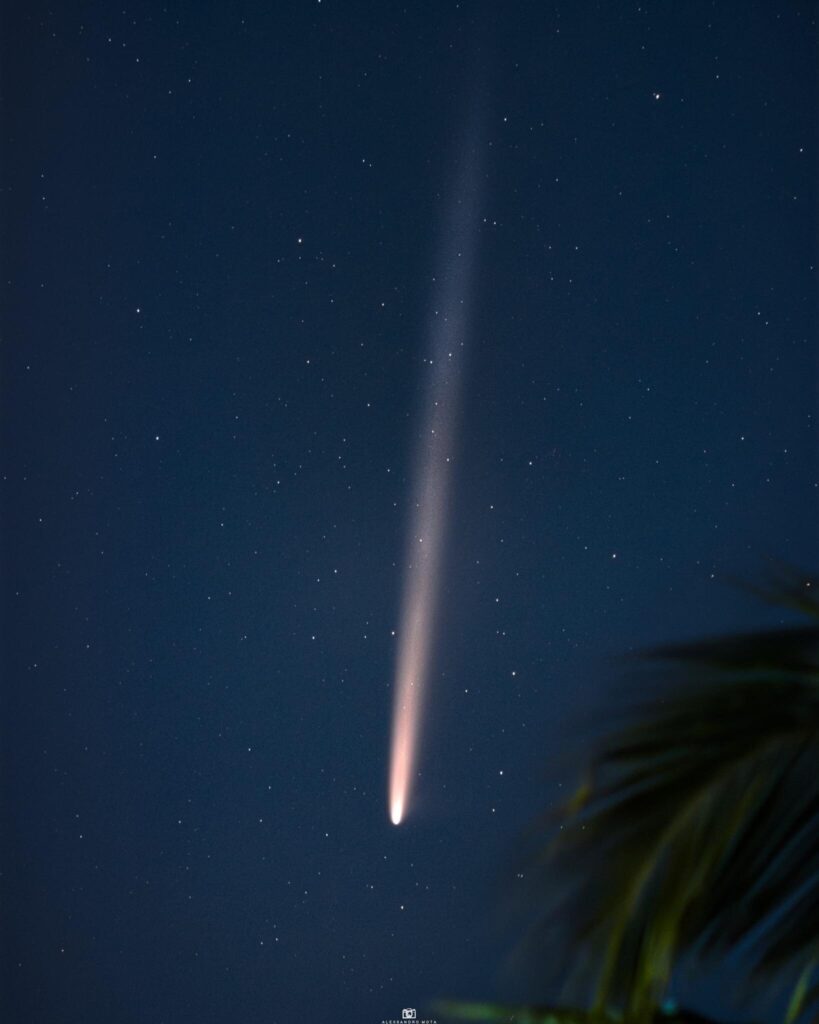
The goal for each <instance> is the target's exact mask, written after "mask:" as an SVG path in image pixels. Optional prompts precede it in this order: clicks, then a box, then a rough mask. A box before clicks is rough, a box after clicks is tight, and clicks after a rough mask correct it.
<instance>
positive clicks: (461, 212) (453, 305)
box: [389, 130, 481, 825]
mask: <svg viewBox="0 0 819 1024" xmlns="http://www.w3.org/2000/svg"><path fill="white" fill-rule="evenodd" d="M478 146H479V143H478V139H477V133H476V132H475V131H474V130H473V131H471V132H470V133H469V134H468V137H467V140H466V141H465V143H464V146H463V149H462V152H461V159H460V163H459V167H458V173H457V179H456V182H455V184H454V188H453V198H452V207H451V211H450V216H449V218H448V223H447V226H446V232H445V234H444V237H443V245H442V254H441V259H440V267H439V269H438V272H437V273H436V275H435V278H434V279H433V280H434V282H435V290H434V295H433V313H432V316H431V319H430V328H429V336H430V357H429V360H428V378H427V394H426V408H425V410H424V414H423V419H422V424H423V429H422V433H421V434H420V437H419V444H418V452H417V456H416V458H417V464H416V469H415V497H414V501H413V504H412V512H411V523H410V534H409V544H408V548H409V550H408V554H407V560H406V566H405V572H406V576H405V582H404V596H403V604H402V610H401V626H400V630H399V634H398V658H397V664H396V673H395V698H394V706H393V723H392V744H391V751H390V777H389V812H390V820H391V821H392V823H393V824H394V825H398V824H400V823H401V822H402V821H403V820H404V818H405V816H406V814H407V809H408V807H409V803H410V797H411V795H412V787H413V782H414V780H415V777H416V775H417V768H416V762H417V756H418V743H419V738H420V732H421V718H422V714H423V710H424V695H425V690H426V685H427V677H428V674H429V665H430V658H431V654H432V647H433V641H434V626H435V622H436V618H437V611H438V600H439V590H440V575H441V561H442V550H443V544H444V537H445V528H446V512H447V498H448V493H449V484H450V474H451V467H452V451H453V446H454V442H455V436H454V434H455V425H456V418H457V407H458V391H459V385H460V377H461V363H462V361H463V356H464V346H465V342H466V330H467V314H468V310H469V306H470V304H471V303H470V297H471V287H472V278H473V271H474V262H475V252H476V248H477V227H478V208H479V190H480V179H481V174H480V168H479V161H478V157H477V150H478Z"/></svg>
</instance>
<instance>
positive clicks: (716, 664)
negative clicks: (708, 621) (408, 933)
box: [447, 569, 819, 1024]
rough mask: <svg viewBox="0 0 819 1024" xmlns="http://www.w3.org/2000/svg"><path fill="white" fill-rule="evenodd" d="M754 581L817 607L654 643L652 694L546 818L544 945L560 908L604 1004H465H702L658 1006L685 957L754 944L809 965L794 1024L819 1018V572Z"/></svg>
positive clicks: (633, 1014) (755, 964)
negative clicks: (796, 621) (775, 623)
mask: <svg viewBox="0 0 819 1024" xmlns="http://www.w3.org/2000/svg"><path fill="white" fill-rule="evenodd" d="M748 589H751V590H752V591H753V592H755V593H756V594H758V595H760V596H762V597H764V598H765V599H766V600H770V601H773V602H776V603H777V604H779V605H784V606H786V607H788V608H789V609H792V610H794V611H796V612H798V613H799V614H801V615H802V616H803V617H804V619H805V621H804V622H803V623H802V624H800V625H798V626H796V627H794V628H783V629H777V630H771V631H761V632H754V633H749V634H744V635H731V636H722V637H717V638H714V639H709V640H705V641H702V642H697V643H689V644H684V645H677V646H668V647H663V648H661V649H656V650H652V651H649V652H646V653H645V654H643V655H641V665H642V667H643V671H644V672H645V673H646V674H644V675H642V676H641V680H642V685H643V687H648V689H649V692H650V695H651V696H650V697H649V699H648V700H645V699H641V701H640V703H639V706H638V707H637V709H636V710H635V711H634V712H633V713H632V714H630V715H629V716H628V718H627V720H626V721H625V723H624V724H622V725H621V726H620V727H618V728H616V729H615V730H613V731H612V732H611V733H610V734H609V735H608V736H606V737H604V739H603V740H602V741H600V742H599V743H598V747H597V750H596V752H595V753H594V754H593V756H592V757H591V758H590V759H589V762H588V768H587V772H586V773H585V775H584V778H583V781H582V783H581V785H580V786H579V787H578V788H577V790H576V792H575V793H574V794H573V795H572V797H571V798H570V799H569V800H568V801H567V802H566V804H565V806H564V807H563V808H562V809H561V810H560V811H559V812H558V814H557V815H556V816H555V815H554V814H551V815H549V816H548V817H547V818H545V819H543V821H541V823H540V825H539V828H538V833H537V834H538V836H539V837H540V838H539V853H538V857H537V859H536V860H537V864H538V865H539V868H540V874H539V877H540V879H541V882H540V885H541V887H540V889H539V890H538V891H537V893H534V894H530V898H531V899H533V900H534V902H535V903H536V905H537V906H538V908H539V910H540V912H541V913H540V916H539V921H538V924H537V926H536V927H535V929H534V930H533V935H532V939H531V940H530V944H531V942H532V941H534V943H535V944H538V945H543V936H544V935H545V934H546V933H547V931H548V929H549V928H550V927H554V926H555V923H556V922H559V924H560V927H561V928H562V929H563V932H562V934H563V936H564V949H565V957H566V960H565V964H566V970H567V971H568V968H569V965H572V967H573V969H574V973H575V975H578V974H579V975H580V978H579V980H580V982H581V988H582V991H583V992H585V993H589V992H592V993H593V997H592V998H591V1000H590V1006H589V1008H588V1010H586V1011H581V1010H547V1009H536V1008H534V1009H524V1008H519V1009H514V1008H502V1007H491V1006H479V1005H478V1004H475V1005H473V1006H471V1007H467V1006H463V1005H461V1006H460V1008H459V1007H458V1006H456V1005H454V1004H449V1006H448V1008H447V1009H448V1012H450V1013H453V1012H455V1011H456V1010H457V1011H458V1012H459V1013H460V1015H461V1016H460V1019H472V1020H510V1021H517V1022H523V1021H541V1022H544V1021H554V1022H555V1024H558V1022H565V1024H569V1022H577V1024H581V1022H582V1024H592V1022H594V1024H598V1022H600V1024H611V1022H619V1024H654V1022H656V1021H660V1020H663V1021H667V1022H671V1021H677V1022H680V1024H681V1022H683V1021H691V1022H696V1021H702V1020H703V1018H701V1017H697V1016H696V1015H695V1014H691V1013H688V1014H686V1012H685V1011H682V1010H674V1011H673V1012H671V1011H662V1010H660V1009H659V1007H660V1006H662V1004H663V1001H664V999H665V998H666V996H667V993H668V991H669V984H670V981H671V978H672V972H673V970H674V969H675V967H677V966H678V965H679V964H680V962H681V960H683V961H684V962H685V963H686V965H687V966H690V965H692V964H693V965H698V964H699V965H700V966H704V967H706V968H708V967H709V966H713V965H714V964H717V963H720V962H722V958H724V957H726V956H728V955H729V954H731V953H734V952H736V951H737V950H741V951H742V962H743V963H745V964H747V965H748V971H747V980H748V982H749V983H750V984H753V983H755V982H757V981H761V982H766V981H771V980H772V979H780V980H781V979H782V978H783V977H787V976H792V975H797V974H798V980H797V982H796V984H795V987H794V989H793V993H792V997H791V1000H790V1004H789V1007H788V1010H787V1014H786V1018H785V1020H786V1024H795V1022H797V1021H803V1020H804V1021H807V1020H819V1017H810V1016H809V1014H810V1011H811V1008H813V1009H814V1011H815V1010H816V1006H817V1002H819V987H817V985H816V984H815V983H814V981H813V979H814V974H815V971H814V967H815V964H816V958H817V954H818V953H819V579H817V578H808V577H806V576H804V575H801V574H799V573H797V572H795V571H793V570H789V569H783V570H779V571H778V572H776V573H774V574H772V575H771V577H770V578H769V579H768V580H767V581H766V582H765V584H764V585H763V586H761V587H751V588H748ZM644 692H645V691H644ZM548 948H549V954H550V959H552V960H553V950H554V943H553V942H550V943H549V944H548ZM466 1012H474V1013H475V1014H477V1016H472V1017H469V1016H464V1015H463V1014H464V1013H466ZM480 1014H483V1015H482V1016H481V1015H480ZM493 1014H494V1016H493Z"/></svg>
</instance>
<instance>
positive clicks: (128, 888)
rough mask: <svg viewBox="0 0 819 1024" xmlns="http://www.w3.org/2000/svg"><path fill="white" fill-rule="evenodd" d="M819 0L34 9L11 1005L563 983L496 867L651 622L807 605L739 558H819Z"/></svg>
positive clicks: (25, 182) (22, 102) (186, 1008)
mask: <svg viewBox="0 0 819 1024" xmlns="http://www.w3.org/2000/svg"><path fill="white" fill-rule="evenodd" d="M815 16H816V6H815V4H812V3H801V2H778V3H774V2H750V0H742V2H740V0H737V2H734V3H705V2H700V0H689V2H686V3H684V4H680V3H671V2H641V3H636V2H635V3H612V4H598V3H592V2H572V3H564V2H557V3H548V4H544V3H521V4H519V5H500V4H497V5H496V4H492V3H481V4H477V3H476V4H467V3H460V4H458V3H453V2H451V0H436V2H435V3H412V4H407V5H401V4H393V3H378V4H377V3H346V2H343V0H321V2H308V0H305V2H302V3H292V4H290V3H278V2H274V3H265V4H262V3H250V2H247V3H241V2H239V3H228V4H225V3H219V4H216V3H207V2H201V0H198V2H195V3H193V2H185V3H171V4H167V5H162V4H160V3H147V2H141V3H133V4H131V3H129V4H126V5H125V7H124V9H123V5H121V4H119V5H115V4H104V3H99V2H97V3H94V2H88V3H59V4H54V5H52V6H51V8H49V7H48V6H45V5H42V4H40V3H38V2H37V0H27V2H26V3H22V2H20V3H11V2H10V3H7V4H6V5H5V10H4V13H3V16H2V21H3V24H2V43H1V44H0V46H1V47H2V69H1V70H0V74H2V151H3V159H2V187H3V192H2V237H3V245H2V250H3V251H2V259H3V273H2V287H3V292H2V296H3V298H2V327H3V355H2V385H1V387H2V412H1V415H2V488H3V489H2V515H3V534H2V536H3V540H2V544H3V548H2V566H1V568H2V580H3V584H2V592H3V604H2V613H3V627H2V636H3V640H2V675H3V686H2V701H3V703H2V730H3V780H4V781H3V794H2V800H3V822H4V825H3V830H2V838H1V839H0V854H1V855H2V882H3V888H4V893H5V895H4V908H5V909H4V912H3V922H2V930H3V936H2V994H3V998H4V1000H5V1005H6V1010H5V1011H4V1020H7V1021H9V1022H14V1024H17V1022H24V1021H25V1022H27V1024H41V1022H42V1024H46V1022H48V1024H54V1022H65V1024H79V1022H83V1024H87V1022H89V1021H103V1020H104V1021H110V1022H128V1024H141V1022H151V1024H161V1022H167V1024H170V1022H174V1024H175V1022H182V1021H191V1022H194V1021H195V1022H196V1024H216V1022H223V1021H242V1022H246V1024H261V1022H265V1024H273V1022H278V1024H289V1022H292V1021H296V1020H305V1021H316V1022H323V1021H330V1020H338V1021H343V1022H352V1021H362V1022H365V1024H367V1022H369V1024H376V1022H378V1021H381V1020H382V1019H384V1018H388V1017H394V1016H396V1015H399V1016H400V1010H401V1008H402V1007H403V1006H419V1007H420V1006H422V1005H424V1003H425V1002H427V1001H428V1000H430V999H431V998H433V997H435V996H439V995H467V996H475V997H478V996H486V997H490V996H491V997H510V998H511V997H514V996H520V997H522V996H529V997H531V998H535V997H536V996H540V995H543V991H541V992H537V991H533V989H532V988H530V987H529V988H527V987H526V984H525V983H524V982H523V981H522V980H521V979H518V980H516V979H515V978H514V977H510V976H507V975H506V974H504V973H503V971H502V969H501V966H502V962H503V957H504V955H505V953H506V951H508V949H509V948H510V945H511V944H512V943H513V941H514V939H515V938H516V935H515V933H514V930H512V931H511V932H510V933H503V932H501V931H499V930H498V929H497V928H496V925H495V918H496V914H495V908H496V906H497V896H498V893H499V892H502V891H503V889H504V882H505V879H506V877H507V876H508V875H509V874H510V871H511V873H512V875H514V871H512V869H510V866H509V865H510V851H512V849H513V847H514V843H515V840H516V837H517V836H518V835H519V834H520V832H521V830H522V829H523V827H524V826H525V825H526V824H527V823H528V822H529V821H530V820H531V819H532V818H533V816H534V815H535V814H536V813H537V812H538V811H539V810H541V809H542V808H543V807H544V806H546V804H548V803H549V802H550V801H551V800H553V799H554V797H555V795H556V794H557V793H558V792H559V790H558V788H557V787H558V785H559V784H560V783H564V784H565V785H566V786H568V785H570V784H571V783H572V781H573V778H572V776H571V775H570V774H568V773H566V772H565V770H564V766H565V756H564V755H565V753H566V750H567V749H568V747H569V746H570V745H571V744H570V743H569V737H571V736H572V735H573V733H574V732H575V730H576V728H577V722H578V721H581V720H583V719H584V718H585V717H586V716H588V714H590V713H592V714H599V713H600V709H601V708H602V709H605V707H606V706H607V704H608V705H610V704H611V701H612V700H613V699H614V696H613V694H614V688H613V680H614V678H615V673H614V671H613V668H612V658H613V656H615V655H617V654H619V653H622V652H624V651H627V650H630V649H633V648H635V647H640V646H646V645H651V644H653V643H656V642H658V641H662V640H668V639H681V638H686V637H689V636H693V635H698V634H700V633H702V632H706V631H717V630H721V629H725V628H747V627H750V626H753V625H755V624H762V623H771V622H775V621H778V615H777V613H776V612H774V611H771V610H769V609H765V608H761V607H759V606H757V605H756V604H754V602H753V601H752V600H751V599H750V598H748V597H747V596H746V595H744V594H742V593H740V592H738V591H736V590H733V589H731V587H730V586H728V585H726V582H725V581H726V579H727V578H728V577H732V576H742V577H746V578H754V577H756V576H758V574H759V572H760V569H761V568H762V567H763V566H764V560H765V559H766V558H767V557H773V558H776V559H782V560H785V561H791V562H794V563H797V564H799V565H802V566H806V567H808V568H813V569H815V566H816V558H817V554H819V551H818V550H817V548H818V547H819V545H817V533H816V514H817V484H818V482H819V476H817V459H816V384H817V348H816V329H817V302H816V256H817V252H816V237H817V215H816V214H817V190H816V182H817V129H816V125H817V116H816V115H817V110H816V98H817V85H818V84H819V83H818V82H817V60H816V58H817V52H816V51H817V47H816V38H817V37H816V18H815ZM475 102H477V103H478V105H479V106H480V107H481V115H482V120H483V124H484V134H485V139H484V155H483V159H484V168H485V174H486V180H485V182H484V187H483V196H484V200H483V201H484V211H483V217H484V218H485V220H482V223H481V230H480V240H479V246H480V256H479V268H478V287H477V289H476V291H477V296H478V297H477V300H476V302H475V304H474V308H473V310H472V317H471V330H470V334H469V338H468V344H467V350H468V355H467V369H466V376H465V380H464V384H463V393H464V408H463V410H462V413H461V431H460V438H459V446H458V457H457V462H456V479H455V481H454V493H453V501H452V516H451V525H450V534H449V543H448V550H447V559H446V571H445V574H444V582H443V601H442V610H441V616H440V622H439V636H440V642H439V644H438V646H437V650H436V654H435V658H434V663H433V671H432V677H431V683H430V686H431V693H432V698H431V701H430V707H429V716H428V718H429V720H428V730H427V742H426V744H425V749H424V751H423V756H422V761H421V768H422V777H421V779H420V781H419V784H418V796H419V802H418V807H417V811H416V813H415V814H414V816H413V817H412V818H411V820H409V821H408V822H407V823H406V825H404V826H402V827H401V828H399V829H395V828H394V827H392V826H391V825H390V824H389V821H388V818H387V812H386V772H387V754H388V749H387V747H388V740H389V728H390V713H391V699H392V694H391V687H392V675H393V670H394V663H395V638H394V637H393V636H392V635H391V634H392V631H393V630H395V629H396V628H397V624H398V622H397V620H398V616H399V605H400V597H401V586H402V580H403V577H402V563H403V560H404V557H405V556H404V552H405V542H406V531H407V528H408V523H409V507H410V503H411V497H412V479H411V478H412V469H413V458H414V448H415V439H416V437H417V434H418V431H419V428H420V425H419V422H418V418H417V415H416V414H417V411H418V409H419V408H420V401H421V394H422V388H423V382H424V360H425V357H426V356H427V333H426V330H425V325H426V324H427V322H428V319H429V315H430V303H431V301H432V295H433V286H432V275H433V273H434V270H435V260H436V254H437V253H438V251H439V249H440V244H441V230H442V225H443V223H444V221H445V218H446V215H447V211H448V209H449V204H451V202H452V198H453V197H452V195H451V189H452V181H453V174H452V158H453V153H454V151H455V147H456V144H457V140H458V138H459V137H460V136H461V134H462V132H463V128H464V124H465V121H466V119H467V118H468V116H469V110H470V106H471V105H472V104H474V103H475ZM545 779H548V780H551V781H549V782H546V781H544V780H545ZM706 996H707V993H706ZM698 998H699V999H701V1000H702V999H703V998H705V997H704V996H703V993H702V992H700V993H699V994H698V993H697V992H696V990H694V991H693V999H694V1000H695V1001H696V999H698Z"/></svg>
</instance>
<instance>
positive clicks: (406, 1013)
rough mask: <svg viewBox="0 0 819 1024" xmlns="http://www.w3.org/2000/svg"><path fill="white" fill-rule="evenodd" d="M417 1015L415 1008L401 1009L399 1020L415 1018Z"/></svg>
mask: <svg viewBox="0 0 819 1024" xmlns="http://www.w3.org/2000/svg"><path fill="white" fill-rule="evenodd" d="M417 1017H418V1014H417V1013H416V1012H415V1010H402V1011H401V1020H416V1019H417Z"/></svg>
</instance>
